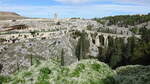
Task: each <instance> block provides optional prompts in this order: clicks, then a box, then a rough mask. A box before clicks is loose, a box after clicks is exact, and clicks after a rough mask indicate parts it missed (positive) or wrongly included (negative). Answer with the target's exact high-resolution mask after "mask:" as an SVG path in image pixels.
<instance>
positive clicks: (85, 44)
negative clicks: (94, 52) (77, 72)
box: [76, 31, 90, 60]
mask: <svg viewBox="0 0 150 84" xmlns="http://www.w3.org/2000/svg"><path fill="white" fill-rule="evenodd" d="M89 47H90V42H89V40H88V38H87V33H86V32H85V31H83V32H82V33H81V36H80V39H79V40H78V43H77V47H76V56H77V58H78V60H81V59H86V58H89V57H88V53H89Z"/></svg>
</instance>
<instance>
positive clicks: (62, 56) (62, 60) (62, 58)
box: [61, 49, 65, 66]
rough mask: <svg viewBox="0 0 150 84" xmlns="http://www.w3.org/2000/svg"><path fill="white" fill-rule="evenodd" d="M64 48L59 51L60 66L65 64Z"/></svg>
mask: <svg viewBox="0 0 150 84" xmlns="http://www.w3.org/2000/svg"><path fill="white" fill-rule="evenodd" d="M64 53H65V52H64V49H62V51H61V66H64V65H65V63H64Z"/></svg>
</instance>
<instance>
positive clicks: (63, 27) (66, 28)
mask: <svg viewBox="0 0 150 84" xmlns="http://www.w3.org/2000/svg"><path fill="white" fill-rule="evenodd" d="M19 24H25V25H27V26H28V28H27V29H22V30H17V29H15V30H11V31H6V32H0V38H1V39H2V40H3V42H2V43H14V42H21V41H26V40H28V39H32V38H34V39H39V40H41V39H52V38H60V37H61V36H63V35H65V34H67V33H69V32H70V31H71V30H79V31H82V30H86V31H87V33H95V32H96V31H95V30H97V29H99V28H102V27H103V25H102V24H100V23H97V22H96V21H93V20H87V19H22V20H16V21H12V20H3V21H0V31H2V30H3V29H4V28H3V27H9V26H14V25H19ZM89 25H91V27H92V29H91V31H88V30H87V26H89ZM110 28H111V29H112V28H114V26H112V27H110ZM116 30H118V31H120V30H121V28H118V29H116ZM122 30H123V31H124V32H129V31H128V30H127V29H125V28H123V29H122ZM98 35H104V36H105V37H108V36H113V37H130V36H131V34H129V35H127V34H125V35H121V34H110V33H101V32H99V33H98ZM137 37H139V36H137Z"/></svg>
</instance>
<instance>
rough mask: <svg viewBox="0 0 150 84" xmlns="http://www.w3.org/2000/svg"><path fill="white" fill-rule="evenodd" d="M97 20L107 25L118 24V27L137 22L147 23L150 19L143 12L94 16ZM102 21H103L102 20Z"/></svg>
mask: <svg viewBox="0 0 150 84" xmlns="http://www.w3.org/2000/svg"><path fill="white" fill-rule="evenodd" d="M95 20H96V21H97V22H100V23H103V24H105V21H106V22H107V25H108V26H110V25H118V26H120V27H122V26H124V27H127V26H128V25H130V26H136V25H138V24H142V23H147V22H149V21H150V14H143V15H139V14H138V15H118V16H109V17H104V18H95ZM103 21H104V22H103Z"/></svg>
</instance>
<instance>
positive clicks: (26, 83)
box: [4, 59, 115, 84]
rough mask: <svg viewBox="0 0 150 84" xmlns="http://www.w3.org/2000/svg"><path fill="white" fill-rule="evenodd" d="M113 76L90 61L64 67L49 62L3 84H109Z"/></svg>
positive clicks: (15, 76) (109, 69) (101, 66)
mask: <svg viewBox="0 0 150 84" xmlns="http://www.w3.org/2000/svg"><path fill="white" fill-rule="evenodd" d="M113 75H115V72H114V71H113V70H112V69H111V68H110V67H109V66H108V65H106V64H104V63H102V62H99V61H96V60H92V59H91V60H82V61H80V62H78V63H75V64H72V65H70V66H65V67H62V66H60V64H58V63H57V62H55V61H53V60H49V61H46V62H42V63H41V64H40V65H38V66H37V65H34V66H32V67H30V68H29V69H28V70H24V71H21V72H18V73H16V74H14V75H12V76H11V79H10V81H9V82H7V81H4V82H5V83H4V84H111V83H112V82H114V80H113V79H112V78H111V77H112V76H113Z"/></svg>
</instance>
